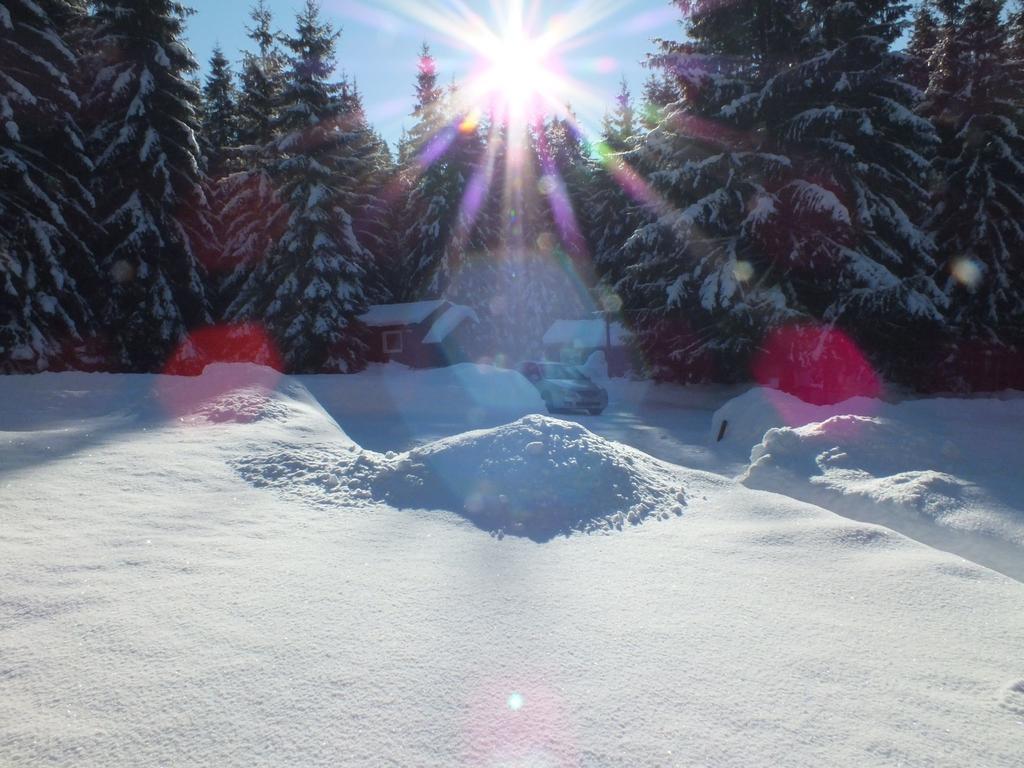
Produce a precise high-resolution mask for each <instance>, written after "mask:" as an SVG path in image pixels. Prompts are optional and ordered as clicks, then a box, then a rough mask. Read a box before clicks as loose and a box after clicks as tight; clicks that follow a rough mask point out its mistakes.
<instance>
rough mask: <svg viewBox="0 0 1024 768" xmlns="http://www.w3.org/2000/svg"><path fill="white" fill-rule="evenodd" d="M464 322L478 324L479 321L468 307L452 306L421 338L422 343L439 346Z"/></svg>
mask: <svg viewBox="0 0 1024 768" xmlns="http://www.w3.org/2000/svg"><path fill="white" fill-rule="evenodd" d="M465 320H472V321H473V322H474V323H478V322H480V319H479V318H478V317H477V316H476V312H474V311H473V310H472V309H470V308H469V307H464V306H462V305H461V304H452V305H451V306H450V307H448V309H447V310H446V311H445V313H444V314H443V315H441V316H440V317H439V318H437V320H436V321H435V322H434V325H433V326H432V327H431V329H430V330H429V331H428V332H427V335H426V336H424V337H423V343H424V344H440V343H441V342H442V341H444V340H445V339H447V338H448V337H449V336H450V335H451V333H452V331H454V330H455V329H456V328H458V327H459V325H460V324H461V323H462V322H463V321H465Z"/></svg>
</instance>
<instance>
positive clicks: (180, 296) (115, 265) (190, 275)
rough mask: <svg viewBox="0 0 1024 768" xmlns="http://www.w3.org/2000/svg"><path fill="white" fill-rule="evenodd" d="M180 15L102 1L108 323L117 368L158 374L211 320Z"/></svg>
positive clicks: (98, 88)
mask: <svg viewBox="0 0 1024 768" xmlns="http://www.w3.org/2000/svg"><path fill="white" fill-rule="evenodd" d="M186 13H187V10H186V8H185V7H184V6H182V5H181V4H180V3H177V2H171V1H170V0H146V1H145V2H143V1H142V0H101V1H100V2H97V3H96V7H95V22H96V28H95V32H94V36H93V40H92V42H91V47H92V49H93V52H94V56H95V60H96V68H95V71H96V75H95V79H94V81H93V85H92V89H91V92H90V94H89V99H88V109H89V111H90V113H91V115H92V117H93V118H94V121H95V122H94V127H93V130H92V133H91V136H90V137H89V144H90V147H91V148H92V151H93V154H94V157H95V163H96V173H95V176H94V178H93V190H94V192H95V194H96V198H97V211H98V213H99V218H100V222H101V223H102V224H103V226H104V227H105V229H106V233H105V235H104V237H103V238H102V240H101V241H100V246H99V248H98V249H97V252H98V254H99V257H100V266H101V270H102V275H103V277H104V279H105V280H106V286H107V287H106V290H105V294H106V298H107V301H106V304H105V307H104V308H103V322H104V324H105V325H106V326H107V327H108V328H110V329H111V332H112V334H113V336H114V340H115V342H116V345H117V353H118V355H119V359H118V361H117V364H119V365H120V366H122V367H125V368H131V369H135V370H158V369H159V368H160V367H161V366H162V365H163V364H164V363H165V361H166V360H167V359H168V357H169V356H170V353H171V352H172V351H173V350H174V348H175V346H176V345H178V344H180V343H182V342H183V341H184V339H185V337H186V335H187V333H188V331H189V329H191V328H193V327H196V326H200V325H203V324H206V323H208V322H210V315H209V308H208V303H207V299H206V293H205V288H204V282H205V274H204V269H203V266H202V264H201V263H200V260H199V257H198V254H199V253H200V251H201V249H202V248H203V247H204V242H203V240H204V239H205V238H207V237H208V235H209V233H208V231H206V229H205V227H204V222H205V221H207V219H208V213H209V212H208V206H207V202H206V199H205V196H204V192H203V175H202V171H201V167H202V165H201V164H202V158H201V155H200V148H199V144H198V143H197V140H196V132H197V129H198V126H199V119H198V118H199V116H198V114H197V105H198V104H199V94H198V92H197V91H196V89H195V87H194V86H193V85H192V84H191V83H190V82H189V79H188V78H189V75H190V74H191V73H193V72H194V71H195V70H196V69H197V65H196V62H195V60H194V59H193V58H192V55H191V53H190V52H189V50H188V48H187V47H185V45H184V43H183V42H182V39H181V37H182V33H183V26H184V18H185V15H186Z"/></svg>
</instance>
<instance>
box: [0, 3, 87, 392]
mask: <svg viewBox="0 0 1024 768" xmlns="http://www.w3.org/2000/svg"><path fill="white" fill-rule="evenodd" d="M81 19H82V16H81V15H80V9H79V8H77V7H76V6H75V5H74V4H72V3H69V2H62V1H61V0H44V1H42V2H40V1H39V0H36V2H28V1H27V0H4V2H3V3H0V124H2V128H3V130H2V131H0V233H2V237H0V372H14V371H25V372H29V371H39V370H47V369H59V368H63V367H68V366H79V365H83V364H88V363H89V362H90V361H89V360H87V359H86V358H87V356H88V354H89V351H88V349H87V348H86V347H87V344H86V342H87V340H88V337H89V336H90V335H91V333H92V332H93V331H94V319H93V312H92V309H93V307H92V299H94V298H95V290H96V274H95V263H94V259H93V255H92V253H91V251H90V248H89V241H91V240H92V239H93V237H94V234H95V233H94V230H93V226H92V215H93V213H92V205H93V200H92V197H91V195H90V194H89V192H88V191H87V189H86V186H85V182H86V180H87V177H88V174H89V173H90V171H91V163H90V162H89V160H88V157H87V156H86V153H85V151H84V147H83V139H82V133H81V131H80V129H79V127H78V120H77V118H78V111H79V101H78V96H77V95H76V92H75V87H74V85H75V84H74V77H75V74H76V71H77V69H78V66H79V63H78V59H77V56H76V54H75V52H74V51H73V49H72V46H71V45H69V40H68V36H67V32H68V31H69V30H70V29H72V28H73V27H74V25H75V24H76V23H77V22H80V21H81Z"/></svg>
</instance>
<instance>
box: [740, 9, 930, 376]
mask: <svg viewBox="0 0 1024 768" xmlns="http://www.w3.org/2000/svg"><path fill="white" fill-rule="evenodd" d="M809 8H810V11H811V19H812V24H811V25H810V34H809V35H808V37H807V44H806V47H807V48H808V53H807V58H805V59H804V60H803V61H801V62H800V63H798V64H796V65H794V66H790V67H786V68H784V69H782V70H781V71H779V72H778V73H777V74H776V75H774V76H773V77H772V78H771V80H769V82H768V83H767V84H766V86H765V87H764V88H763V89H762V90H761V91H760V92H759V93H758V94H756V96H754V97H752V98H751V99H748V100H741V101H739V102H737V103H736V106H735V109H736V110H737V112H740V113H742V112H746V113H747V114H748V119H750V120H751V121H752V124H754V125H757V124H763V125H764V126H765V131H766V134H767V135H769V136H770V137H771V140H772V141H773V142H774V146H775V147H776V148H777V151H780V152H781V153H783V154H786V155H788V156H790V157H792V158H793V168H792V171H791V173H790V174H789V177H788V178H787V180H786V182H785V184H784V185H782V186H780V187H779V188H778V189H777V191H776V193H775V194H776V196H777V198H778V209H777V210H778V211H779V212H780V214H781V219H780V220H781V221H783V222H785V226H783V227H781V228H778V229H777V230H776V231H777V237H776V238H775V239H774V241H773V242H772V243H771V244H770V247H769V248H768V249H767V252H766V256H767V257H768V258H769V263H770V265H771V267H772V269H774V270H775V271H776V273H777V274H780V275H781V276H782V280H783V285H784V286H785V293H786V294H787V295H789V296H791V297H792V300H793V301H794V302H795V305H796V306H799V307H800V308H801V309H802V310H804V311H807V312H808V313H810V315H811V316H812V317H814V318H816V319H817V320H819V321H822V322H824V323H826V324H828V325H829V326H834V325H838V326H839V327H841V328H842V329H843V330H845V331H846V332H847V333H848V334H849V335H850V336H852V337H853V338H854V339H855V340H856V341H858V342H859V343H860V345H861V346H862V348H864V349H865V350H867V351H869V352H870V353H872V354H873V356H874V358H875V360H876V363H877V364H879V365H880V366H881V367H882V368H883V370H884V372H885V373H887V374H890V375H893V376H897V377H900V378H905V377H907V376H910V375H912V373H911V372H910V371H909V370H908V367H910V366H913V365H914V364H915V363H923V359H922V356H921V355H920V354H917V355H916V356H915V355H912V354H911V350H913V349H920V345H921V344H922V343H923V342H924V341H927V340H928V339H932V340H934V338H935V337H936V335H937V333H938V332H939V329H940V327H941V323H942V307H943V306H944V303H945V301H944V297H943V295H942V292H941V291H940V290H939V289H938V287H937V285H936V284H935V282H934V280H933V274H934V269H935V262H934V260H933V257H932V249H931V244H930V241H929V238H928V236H927V233H926V232H925V231H924V230H923V229H922V224H923V221H924V218H925V215H926V214H927V206H928V189H927V185H928V181H929V176H928V175H929V170H930V163H929V157H930V155H931V153H932V152H933V151H934V146H935V144H936V141H937V140H936V137H935V133H934V130H933V128H932V126H931V124H930V123H929V122H928V121H927V120H924V119H922V118H921V117H919V116H918V115H917V114H915V112H914V110H915V108H916V107H917V104H918V102H919V100H920V96H921V94H920V92H919V90H918V89H917V88H915V87H914V86H913V85H912V84H911V83H910V82H908V80H907V78H906V77H905V76H904V75H905V71H906V66H907V63H908V57H907V56H906V55H905V54H902V53H897V52H894V51H893V50H892V49H891V46H892V43H893V42H894V41H895V40H896V39H897V37H898V36H899V34H900V30H901V28H902V27H901V22H902V19H903V16H904V14H905V12H906V10H907V6H906V5H904V4H899V3H895V4H894V3H890V2H885V1H884V0H858V1H857V2H847V3H840V4H835V3H831V2H825V0H820V2H819V0H812V1H811V2H810V4H809ZM795 106H796V107H797V108H794V107H795Z"/></svg>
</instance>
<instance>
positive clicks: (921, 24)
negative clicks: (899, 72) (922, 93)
mask: <svg viewBox="0 0 1024 768" xmlns="http://www.w3.org/2000/svg"><path fill="white" fill-rule="evenodd" d="M939 32H940V27H939V19H938V16H937V15H936V9H935V8H934V6H933V4H932V2H931V0H922V2H921V3H919V4H918V6H917V8H916V9H915V11H914V23H913V27H912V31H911V35H910V40H909V41H908V42H907V53H908V54H909V55H910V56H912V57H913V60H912V61H909V62H907V66H908V68H909V72H908V77H909V78H910V79H911V82H913V83H914V85H916V86H917V87H918V88H920V89H922V90H924V89H925V88H926V87H927V86H928V62H929V61H930V60H931V57H932V54H933V53H934V52H935V46H936V45H937V44H938V42H939Z"/></svg>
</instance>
